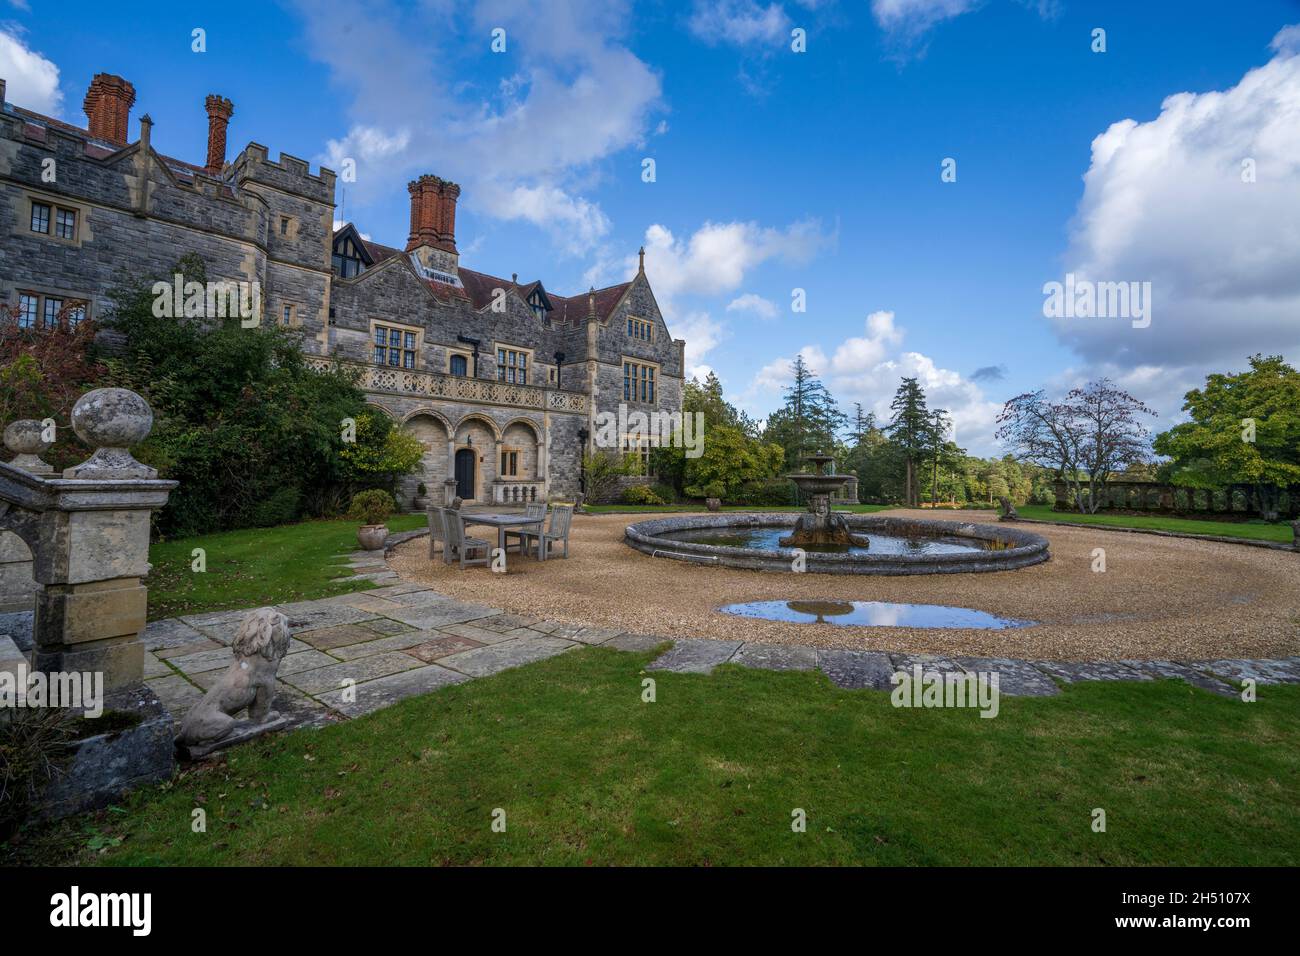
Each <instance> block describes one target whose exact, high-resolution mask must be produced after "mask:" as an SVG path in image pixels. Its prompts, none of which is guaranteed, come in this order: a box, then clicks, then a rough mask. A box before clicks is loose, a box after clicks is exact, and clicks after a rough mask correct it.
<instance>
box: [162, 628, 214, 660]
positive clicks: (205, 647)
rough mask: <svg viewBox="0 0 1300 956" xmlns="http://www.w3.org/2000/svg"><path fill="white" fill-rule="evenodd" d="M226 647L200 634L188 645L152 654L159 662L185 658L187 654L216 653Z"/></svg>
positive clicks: (166, 648) (167, 648) (163, 649)
mask: <svg viewBox="0 0 1300 956" xmlns="http://www.w3.org/2000/svg"><path fill="white" fill-rule="evenodd" d="M225 646H226V645H225V644H222V643H221V642H220V641H214V640H213V639H212V638H210V637H204V636H203V635H202V634H200V635H199V636H198V637H197V638H196V639H194V640H193V641H190V642H188V643H185V644H177V645H176V646H175V647H164V648H162V649H161V650H157V651H152V652H151V653H152V654H153V656H154V657H156V658H158V660H160V661H167V660H171V659H172V658H173V657H184V656H186V655H187V654H197V653H198V652H199V651H215V650H216V649H217V648H219V647H225Z"/></svg>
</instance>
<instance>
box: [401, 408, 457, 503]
mask: <svg viewBox="0 0 1300 956" xmlns="http://www.w3.org/2000/svg"><path fill="white" fill-rule="evenodd" d="M400 427H401V429H402V431H404V432H406V433H407V434H408V435H411V436H413V437H414V438H415V439H416V440H417V441H419V443H420V444H421V445H423V446H424V454H423V455H421V456H420V465H419V467H418V468H417V469H416V471H415V472H413V473H412V474H410V475H407V476H406V478H404V479H403V480H402V496H403V498H406V497H408V496H409V498H410V501H409V502H405V503H412V504H415V503H416V502H415V499H416V498H426V499H428V501H427V502H425V504H428V503H432V504H435V505H441V504H443V498H444V488H443V482H444V481H445V480H446V478H447V477H448V475H449V474H450V472H449V470H448V461H447V455H448V447H449V443H450V439H451V436H452V435H453V434H454V432H453V431H452V427H451V424H450V423H449V422H448V421H447V419H446V418H445V417H444V416H443V415H442V414H441V413H439V412H437V411H435V410H433V409H431V408H418V409H416V410H415V411H413V412H411V413H410V414H408V415H407V416H406V417H405V418H404V419H403V420H402V424H401V426H400ZM420 485H424V494H423V495H421V494H420Z"/></svg>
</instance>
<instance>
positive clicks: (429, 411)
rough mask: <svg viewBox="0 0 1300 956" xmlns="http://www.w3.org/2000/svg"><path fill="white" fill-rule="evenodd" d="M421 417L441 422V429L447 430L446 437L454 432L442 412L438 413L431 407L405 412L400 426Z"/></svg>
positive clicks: (421, 407)
mask: <svg viewBox="0 0 1300 956" xmlns="http://www.w3.org/2000/svg"><path fill="white" fill-rule="evenodd" d="M421 416H423V417H426V418H432V419H435V420H437V421H438V422H441V423H442V427H443V428H445V429H446V430H447V434H448V435H450V434H451V433H452V432H453V431H454V426H453V425H452V423H451V419H449V418H448V417H447V416H446V415H444V414H443V413H442V412H440V411H438V410H437V409H436V408H434V407H433V406H432V405H421V406H420V407H419V408H415V409H412V410H411V411H409V412H407V413H406V414H405V415H404V416H403V417H402V424H403V425H405V424H406V423H407V422H409V421H411V420H412V419H416V418H420V417H421Z"/></svg>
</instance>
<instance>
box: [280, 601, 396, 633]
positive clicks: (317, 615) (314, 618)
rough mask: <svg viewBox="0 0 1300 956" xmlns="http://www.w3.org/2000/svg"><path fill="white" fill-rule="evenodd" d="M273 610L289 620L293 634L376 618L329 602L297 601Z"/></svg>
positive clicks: (359, 610) (347, 606) (371, 613)
mask: <svg viewBox="0 0 1300 956" xmlns="http://www.w3.org/2000/svg"><path fill="white" fill-rule="evenodd" d="M275 609H276V610H277V611H280V612H281V613H282V614H284V615H285V616H286V617H287V618H289V626H290V627H291V628H293V630H294V633H298V632H301V631H313V630H316V629H318V628H322V627H337V626H338V625H341V624H356V623H357V622H359V621H368V620H370V619H372V618H374V617H375V616H376V615H375V614H374V613H373V612H371V611H363V610H361V609H360V608H355V607H351V606H350V605H347V604H339V603H334V602H331V601H298V602H295V603H293V604H277V605H276V606H275Z"/></svg>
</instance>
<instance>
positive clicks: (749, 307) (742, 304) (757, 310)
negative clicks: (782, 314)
mask: <svg viewBox="0 0 1300 956" xmlns="http://www.w3.org/2000/svg"><path fill="white" fill-rule="evenodd" d="M727 311H728V312H752V313H753V314H754V315H756V316H758V317H759V318H760V319H766V320H769V321H770V320H772V319H775V318H776V316H777V308H776V303H775V302H773V301H772V300H771V299H765V298H763V297H762V296H761V295H756V294H755V293H753V292H746V293H745V294H744V295H742V296H737V297H736V298H734V299H732V300H731V301H730V302H728V303H727Z"/></svg>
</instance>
